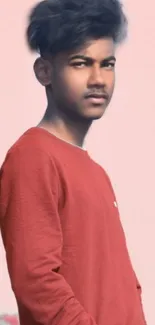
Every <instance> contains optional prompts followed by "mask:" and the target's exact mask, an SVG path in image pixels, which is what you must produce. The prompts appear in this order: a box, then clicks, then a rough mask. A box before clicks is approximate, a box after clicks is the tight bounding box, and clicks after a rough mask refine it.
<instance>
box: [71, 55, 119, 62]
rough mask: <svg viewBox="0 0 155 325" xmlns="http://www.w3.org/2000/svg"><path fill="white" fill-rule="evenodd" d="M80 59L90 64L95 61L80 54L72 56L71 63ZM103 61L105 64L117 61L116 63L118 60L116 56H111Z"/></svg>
mask: <svg viewBox="0 0 155 325" xmlns="http://www.w3.org/2000/svg"><path fill="white" fill-rule="evenodd" d="M78 59H80V60H85V61H89V62H94V61H95V60H94V59H93V58H90V57H88V56H85V55H80V54H77V55H73V56H71V57H70V59H69V61H72V60H78ZM102 61H103V62H109V61H115V62H116V58H115V56H113V55H111V56H108V57H106V58H105V59H103V60H102Z"/></svg>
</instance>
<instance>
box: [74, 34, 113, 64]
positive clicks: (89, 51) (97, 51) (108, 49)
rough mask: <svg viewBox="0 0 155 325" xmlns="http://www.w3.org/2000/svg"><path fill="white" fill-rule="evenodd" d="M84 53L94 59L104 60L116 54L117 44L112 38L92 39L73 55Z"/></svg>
mask: <svg viewBox="0 0 155 325" xmlns="http://www.w3.org/2000/svg"><path fill="white" fill-rule="evenodd" d="M74 54H75V55H78V54H79V55H84V56H87V57H90V58H93V59H96V60H97V59H101V60H103V59H104V58H106V57H109V56H114V54H115V44H114V41H113V40H112V39H111V38H102V39H99V40H91V41H89V42H87V43H85V45H84V46H83V47H81V48H80V49H79V50H77V51H75V53H72V55H74Z"/></svg>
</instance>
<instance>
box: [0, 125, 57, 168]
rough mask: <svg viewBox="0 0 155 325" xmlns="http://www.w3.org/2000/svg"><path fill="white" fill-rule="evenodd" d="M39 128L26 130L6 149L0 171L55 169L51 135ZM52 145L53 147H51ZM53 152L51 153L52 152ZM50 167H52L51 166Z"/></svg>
mask: <svg viewBox="0 0 155 325" xmlns="http://www.w3.org/2000/svg"><path fill="white" fill-rule="evenodd" d="M40 131H42V130H39V128H31V129H29V130H27V131H26V132H25V133H24V134H23V135H21V137H20V138H19V139H18V140H17V141H16V142H15V143H14V144H13V145H12V147H11V148H10V149H9V150H8V152H7V154H6V157H5V159H4V162H3V164H2V167H1V173H2V172H3V171H4V170H5V171H7V172H8V173H9V172H15V171H16V172H18V169H21V168H22V169H23V171H24V170H25V169H27V170H30V169H31V171H33V170H34V171H36V170H39V169H40V170H43V169H45V168H46V169H48V167H50V168H49V169H50V170H51V171H52V170H54V169H55V166H54V165H55V164H54V145H52V144H53V141H52V137H49V136H48V134H46V132H40ZM52 147H53V149H52ZM52 153H53V154H52ZM51 167H52V168H51Z"/></svg>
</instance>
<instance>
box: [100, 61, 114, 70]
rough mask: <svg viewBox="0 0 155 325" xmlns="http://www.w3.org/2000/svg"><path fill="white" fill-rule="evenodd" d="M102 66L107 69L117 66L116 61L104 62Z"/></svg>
mask: <svg viewBox="0 0 155 325" xmlns="http://www.w3.org/2000/svg"><path fill="white" fill-rule="evenodd" d="M102 67H103V68H105V69H107V70H113V69H114V67H115V62H104V63H103V65H102Z"/></svg>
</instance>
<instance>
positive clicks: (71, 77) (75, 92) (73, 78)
mask: <svg viewBox="0 0 155 325" xmlns="http://www.w3.org/2000/svg"><path fill="white" fill-rule="evenodd" d="M86 85H87V76H86V75H85V74H84V73H83V72H82V71H80V70H78V71H75V70H72V69H70V70H67V71H66V72H65V73H64V74H63V76H62V87H63V89H64V91H65V92H67V93H68V92H69V93H70V96H72V97H73V98H75V97H80V96H82V95H83V93H84V92H85V90H86Z"/></svg>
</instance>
